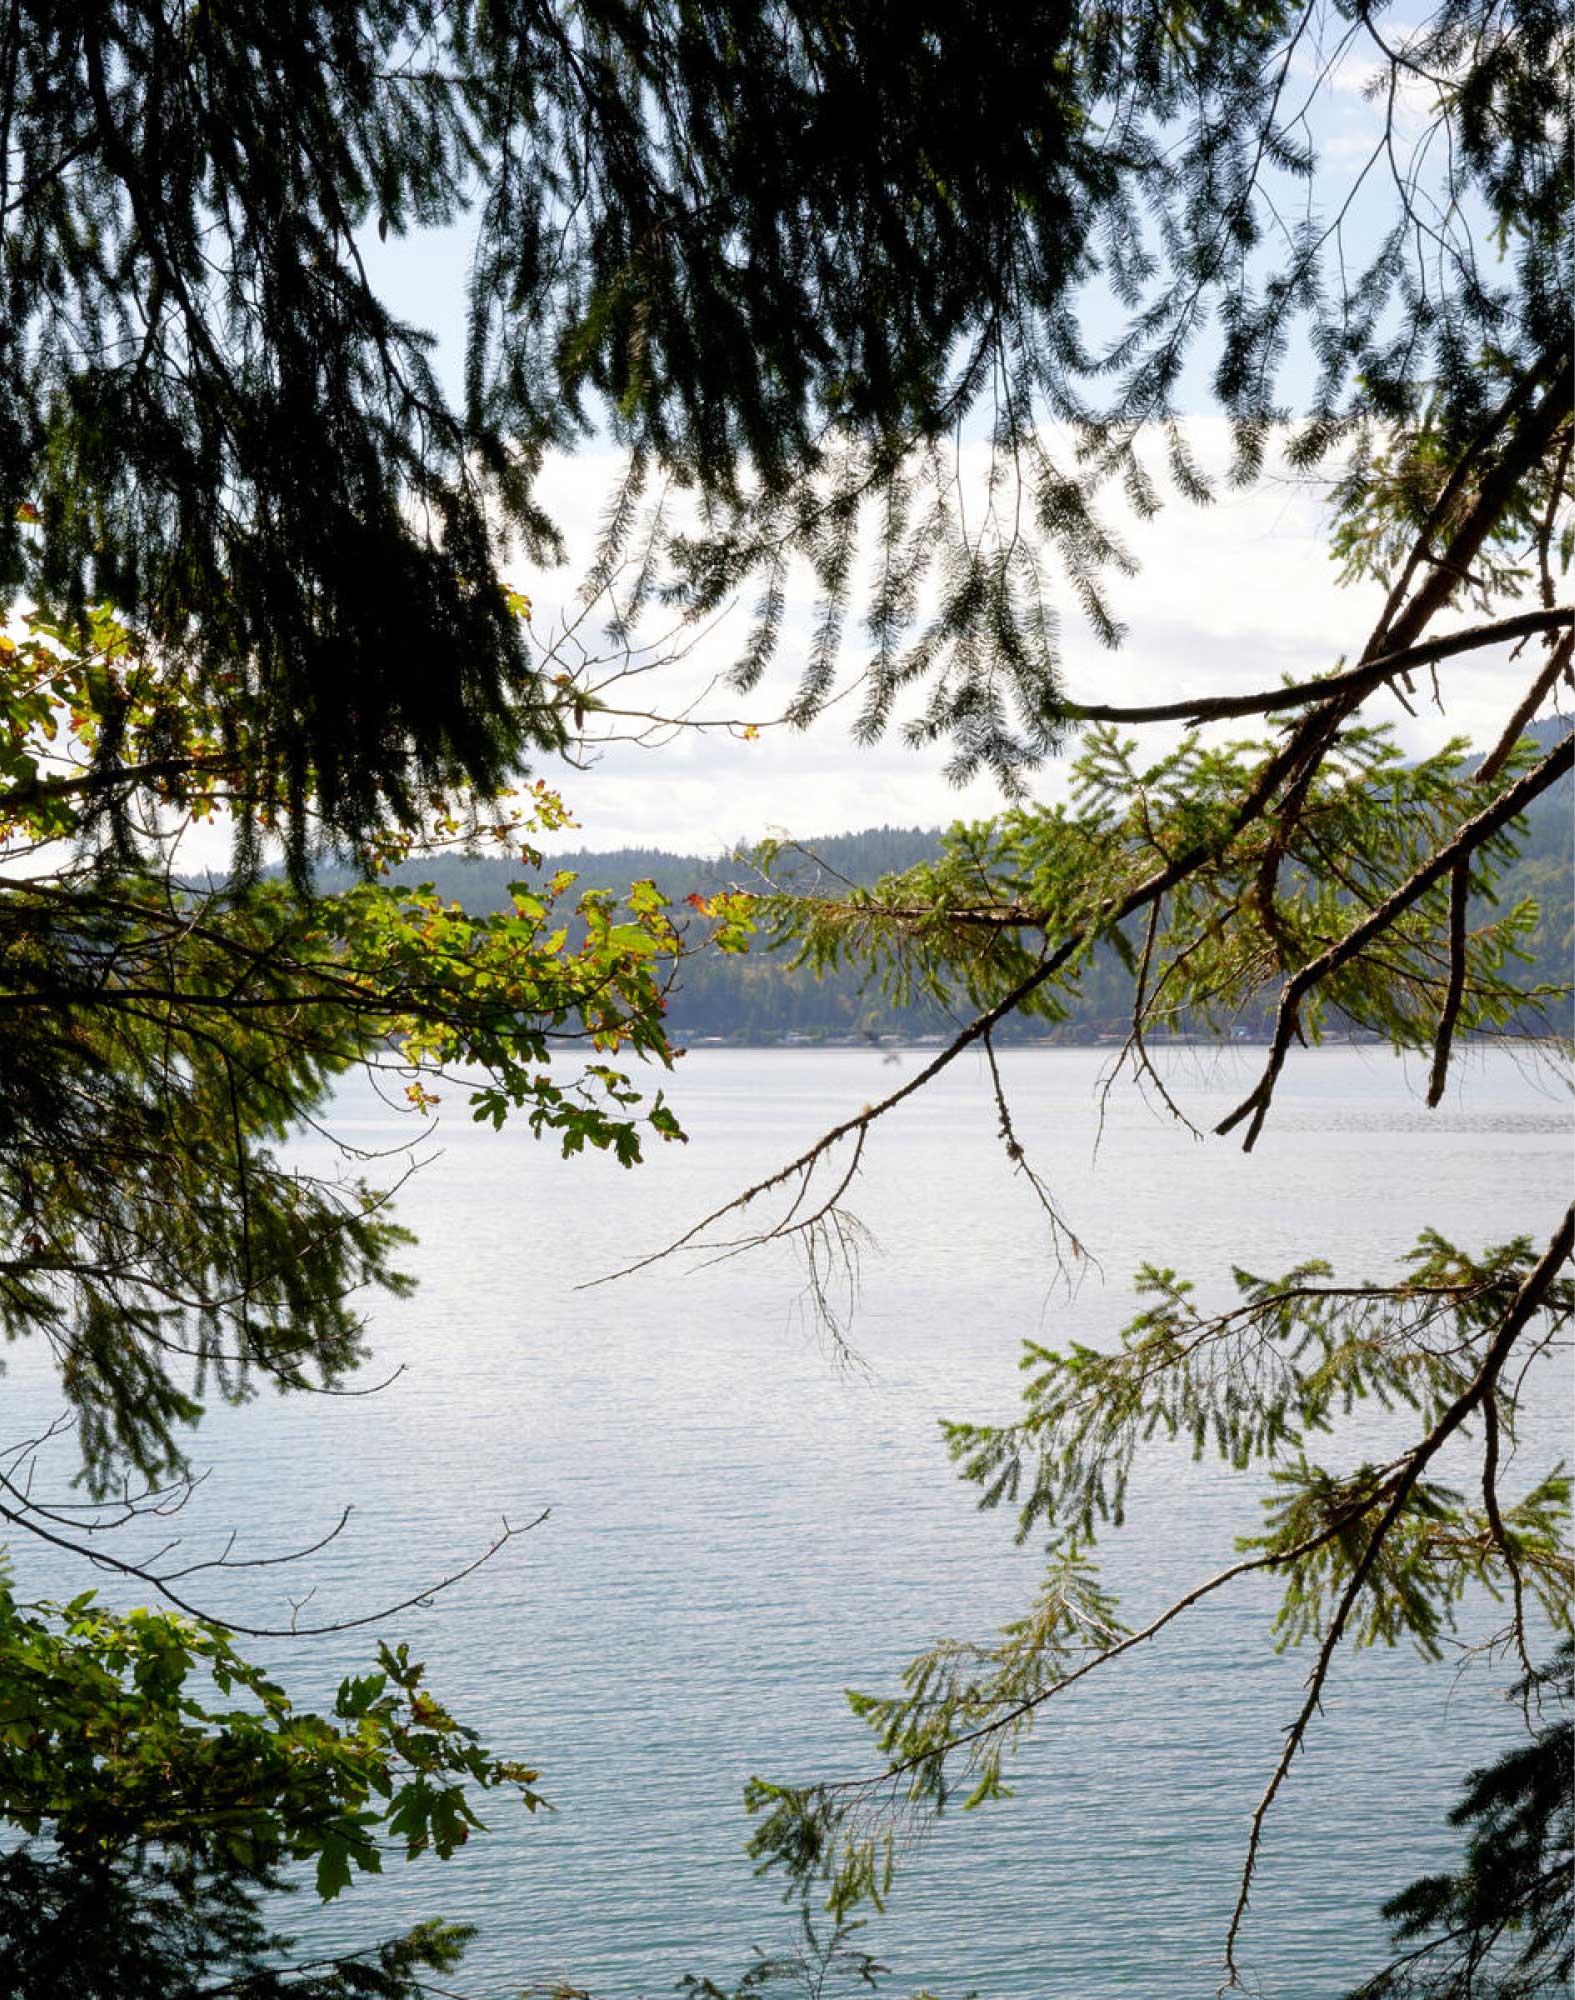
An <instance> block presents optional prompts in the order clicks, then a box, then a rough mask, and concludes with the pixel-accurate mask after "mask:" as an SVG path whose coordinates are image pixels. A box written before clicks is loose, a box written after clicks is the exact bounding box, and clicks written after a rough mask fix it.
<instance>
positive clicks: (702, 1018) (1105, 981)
mask: <svg viewBox="0 0 1575 2000" xmlns="http://www.w3.org/2000/svg"><path fill="white" fill-rule="evenodd" d="M1551 728H1552V726H1551V725H1547V724H1543V725H1540V726H1539V727H1538V729H1537V730H1536V731H1535V732H1534V733H1535V734H1537V735H1539V736H1541V735H1543V734H1544V733H1547V734H1551ZM1572 807H1575V787H1572V784H1571V781H1570V780H1569V779H1566V780H1565V781H1564V782H1563V783H1562V784H1560V785H1559V786H1557V787H1556V788H1555V789H1554V790H1553V791H1552V792H1551V793H1549V794H1548V796H1547V797H1545V798H1543V799H1542V800H1540V801H1539V802H1538V804H1537V805H1536V807H1535V808H1534V809H1533V811H1532V812H1531V814H1530V815H1529V816H1528V817H1529V828H1528V838H1527V840H1526V843H1525V849H1524V852H1523V854H1522V857H1521V859H1520V860H1519V861H1518V862H1517V863H1516V865H1515V866H1514V868H1512V869H1511V870H1510V871H1509V872H1508V874H1507V875H1506V876H1505V877H1504V880H1503V893H1504V895H1505V898H1506V899H1507V900H1509V901H1518V900H1519V899H1520V898H1521V897H1523V896H1531V897H1534V898H1535V899H1536V901H1537V903H1538V905H1539V907H1540V909H1541V921H1540V923H1539V925H1538V929H1537V932H1536V935H1535V940H1534V943H1535V951H1536V964H1535V966H1534V967H1532V968H1529V969H1528V974H1527V976H1528V978H1529V979H1535V980H1536V981H1540V982H1546V983H1549V984H1554V985H1568V983H1569V981H1570V976H1571V960H1572V954H1575V918H1572V896H1571V884H1572V874H1575V840H1572ZM940 840H941V834H940V830H939V829H938V828H920V827H890V826H882V827H871V828H868V829H866V830H865V831H864V832H862V833H842V834H833V835H830V836H828V837H826V838H825V839H821V840H809V841H806V842H805V843H804V848H805V850H807V852H808V854H810V855H813V857H814V861H813V862H811V861H810V860H808V859H803V858H800V857H798V856H796V855H792V854H787V853H784V855H783V856H782V857H781V858H780V860H779V862H778V865H777V867H776V869H775V871H774V873H775V876H776V878H777V879H785V878H786V877H787V875H788V874H789V872H790V871H791V874H792V879H794V880H795V881H796V882H797V883H798V885H799V886H801V887H803V888H805V889H807V890H809V891H811V892H814V891H815V890H816V889H817V888H818V889H819V891H820V892H821V893H823V894H834V893H835V892H836V889H837V886H838V879H839V878H841V880H842V881H845V882H854V883H860V884H870V883H874V882H876V881H878V880H879V879H880V878H881V877H882V876H883V875H890V874H895V873H897V872H899V871H900V870H902V869H905V868H910V867H912V866H913V865H914V864H915V863H916V862H919V861H925V860H929V859H931V858H932V857H933V856H934V855H935V854H936V852H937V851H938V849H939V846H940ZM546 865H547V869H548V870H549V871H551V870H555V869H572V870H573V871H574V872H575V874H576V875H577V876H578V877H579V882H580V886H582V887H584V888H606V889H611V890H614V891H617V892H620V893H621V892H623V891H624V890H626V889H627V888H628V886H629V884H630V883H631V882H636V881H651V882H654V883H655V884H656V886H657V888H658V889H659V890H660V891H661V892H662V894H663V895H664V896H666V897H667V898H668V900H669V901H670V902H671V903H673V904H674V905H675V906H678V905H681V904H682V902H683V899H684V898H685V897H686V896H689V895H700V896H711V895H713V894H715V893H716V892H717V891H718V890H719V889H726V888H733V887H747V886H749V885H750V881H751V877H750V874H749V870H748V869H747V867H745V866H744V865H742V864H741V863H740V862H738V861H737V860H735V859H732V858H731V857H728V856H717V857H714V858H712V859H709V860H708V859H706V858H704V857H702V856H699V855H693V854H673V853H669V852H667V851H666V850H664V849H660V848H638V847H629V848H616V849H612V850H610V851H576V852H563V853H557V854H554V855H552V856H550V857H549V859H548V862H547V864H546ZM402 872H403V873H405V874H406V876H407V877H408V879H410V880H412V881H416V880H420V881H424V882H430V883H431V884H432V886H433V887H434V889H436V890H437V892H438V893H439V894H440V895H441V896H443V897H444V898H445V899H446V900H451V901H454V902H457V903H460V904H462V905H464V907H465V908H467V909H471V910H475V911H477V912H478V913H479V912H483V911H487V910H497V909H503V908H505V907H506V906H507V901H508V885H509V883H510V882H516V881H519V880H520V879H521V876H522V873H523V871H522V870H521V869H520V868H519V867H518V866H517V865H516V864H512V863H509V862H506V861H494V860H470V859H466V858H464V857H462V856H458V855H435V856H429V857H425V858H423V859H420V860H417V861H413V862H411V863H410V864H409V867H408V869H407V870H405V871H402ZM321 885H322V886H323V887H324V888H333V887H339V886H342V878H340V877H339V876H338V874H337V872H336V871H333V870H324V871H323V873H322V876H321ZM1130 993H1131V985H1130V981H1129V979H1128V976H1127V974H1126V973H1125V972H1124V971H1123V969H1122V967H1121V965H1120V962H1119V960H1118V959H1117V958H1116V956H1115V954H1114V953H1113V952H1107V953H1105V954H1103V955H1102V956H1100V957H1099V958H1096V960H1095V962H1094V963H1093V964H1092V965H1090V966H1089V968H1088V969H1087V971H1086V973H1085V975H1084V978H1083V984H1082V994H1081V998H1080V1000H1079V1001H1078V1003H1077V1005H1076V1009H1075V1012H1074V1014H1073V1017H1072V1019H1071V1020H1070V1021H1069V1022H1068V1023H1067V1024H1066V1025H1065V1026H1064V1027H1062V1028H1060V1029H1058V1030H1056V1031H1054V1038H1055V1039H1065V1040H1083V1041H1086V1040H1092V1039H1097V1038H1099V1037H1100V1036H1102V1035H1110V1034H1117V1033H1119V1032H1120V1031H1121V1029H1122V1026H1123V1023H1124V1020H1125V1016H1126V1009H1127V1006H1128V1003H1129V998H1130ZM1567 1013H1568V1010H1566V1015H1567ZM668 1019H669V1025H670V1026H671V1028H672V1030H673V1031H674V1033H675V1035H676V1036H677V1038H678V1039H679V1040H687V1041H700V1040H710V1039H721V1040H724V1041H737V1042H780V1041H783V1040H787V1039H790V1038H791V1039H795V1040H797V1039H806V1040H811V1041H823V1040H836V1039H840V1038H846V1039H862V1038H864V1037H866V1036H882V1035H894V1036H901V1037H904V1038H911V1037H918V1036H938V1035H940V1034H942V1033H944V1032H945V1030H946V1029H947V1028H948V1027H949V1026H951V1025H953V1024H952V1023H951V1021H950V1019H949V1017H948V1016H946V1015H944V1014H942V1013H941V1012H940V1011H939V1010H937V1009H936V1008H934V1007H932V1006H929V1005H927V1004H923V1005H916V1006H912V1007H906V1008H898V1007H893V1006H891V1005H890V1004H889V1003H888V1002H887V1001H886V1000H885V998H884V997H883V996H882V995H881V994H880V993H879V992H877V991H875V990H873V989H871V990H868V991H865V990H862V989H861V985H860V981H859V979H858V978H857V977H856V976H855V975H852V974H850V973H846V972H843V973H838V974H834V975H832V976H830V977H828V978H825V979H821V980H816V979H815V978H814V977H813V975H812V974H810V973H809V972H807V971H794V970H793V969H792V968H791V966H790V965H789V964H788V963H787V961H786V960H785V959H784V958H783V957H781V956H779V955H777V954H774V953H771V952H767V951H762V950H756V951H753V952H751V953H749V954H748V955H747V956H744V957H723V956H721V955H720V954H714V953H712V954H706V955H704V956H702V957H697V958H695V959H692V960H690V961H688V962H687V963H686V964H685V966H684V968H683V973H682V978H681V981H680V984H679V987H678V989H677V990H676V991H675V992H674V994H673V995H672V996H671V999H670V1003H669V1009H668ZM1242 1026H1243V1028H1244V1029H1245V1031H1246V1032H1248V1033H1249V1034H1252V1033H1256V1032H1258V1031H1259V1030H1260V1029H1261V1028H1262V1026H1263V1023H1262V1021H1261V1020H1258V1019H1246V1020H1244V1021H1243V1023H1242ZM1046 1034H1047V1030H1046V1028H1045V1024H1044V1023H1043V1022H1040V1021H1033V1020H1027V1021H1025V1020H1023V1019H1021V1018H1020V1017H1016V1016H1014V1017H1012V1018H1011V1019H1010V1020H1009V1021H1007V1022H1004V1023H1003V1024H1002V1026H1001V1029H1000V1030H999V1035H1000V1038H1001V1039H1003V1040H1014V1039H1015V1040H1042V1039H1044V1038H1045V1036H1046Z"/></svg>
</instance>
